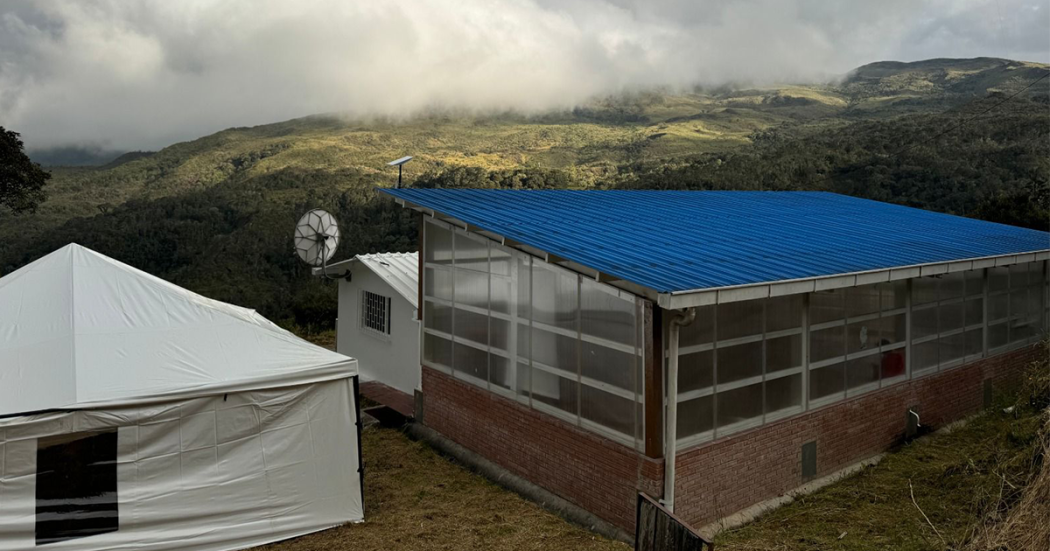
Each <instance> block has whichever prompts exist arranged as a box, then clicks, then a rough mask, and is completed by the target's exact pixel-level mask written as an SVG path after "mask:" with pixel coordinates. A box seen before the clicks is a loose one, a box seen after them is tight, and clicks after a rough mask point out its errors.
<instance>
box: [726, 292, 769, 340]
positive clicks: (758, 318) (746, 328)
mask: <svg viewBox="0 0 1050 551" xmlns="http://www.w3.org/2000/svg"><path fill="white" fill-rule="evenodd" d="M762 302H763V301H761V300H744V301H740V302H728V303H726V304H719V305H718V306H717V310H718V313H717V321H716V327H717V328H718V340H720V341H724V340H727V339H736V338H739V337H750V336H752V335H761V334H762V327H763V323H762V315H763V314H762V309H763V306H762Z"/></svg>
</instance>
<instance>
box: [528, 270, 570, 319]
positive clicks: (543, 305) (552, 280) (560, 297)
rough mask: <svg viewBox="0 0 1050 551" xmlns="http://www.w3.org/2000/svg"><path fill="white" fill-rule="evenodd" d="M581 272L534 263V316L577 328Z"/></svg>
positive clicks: (534, 317) (533, 317)
mask: <svg viewBox="0 0 1050 551" xmlns="http://www.w3.org/2000/svg"><path fill="white" fill-rule="evenodd" d="M578 280H579V276H576V275H572V274H568V273H564V272H562V271H560V270H553V269H551V268H549V267H547V266H545V265H544V264H543V263H542V262H539V261H534V262H533V264H532V319H533V320H535V321H539V322H543V323H546V324H548V325H553V326H556V327H561V328H563V329H568V330H570V331H577V330H578V327H577V325H576V324H577V315H578V314H579V296H578V295H579V292H578V285H579V282H578Z"/></svg>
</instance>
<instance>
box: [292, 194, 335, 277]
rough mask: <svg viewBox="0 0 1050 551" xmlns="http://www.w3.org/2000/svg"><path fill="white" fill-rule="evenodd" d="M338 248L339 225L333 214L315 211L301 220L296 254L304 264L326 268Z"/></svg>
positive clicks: (296, 240) (297, 225)
mask: <svg viewBox="0 0 1050 551" xmlns="http://www.w3.org/2000/svg"><path fill="white" fill-rule="evenodd" d="M338 246H339V224H338V223H337V222H336V221H335V217H333V216H332V215H331V214H329V213H328V212H326V211H323V210H321V209H314V210H312V211H310V212H308V213H306V214H304V215H303V217H302V218H300V219H299V223H298V224H296V226H295V252H296V254H298V255H299V258H300V259H301V260H302V261H303V262H305V263H307V264H309V265H311V266H325V264H327V263H328V261H329V260H331V259H332V256H333V255H334V254H335V248H336V247H338ZM326 275H327V274H326Z"/></svg>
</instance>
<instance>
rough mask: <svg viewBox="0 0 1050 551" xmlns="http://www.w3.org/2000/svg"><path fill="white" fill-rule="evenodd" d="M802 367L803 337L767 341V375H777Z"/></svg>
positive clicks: (795, 336)
mask: <svg viewBox="0 0 1050 551" xmlns="http://www.w3.org/2000/svg"><path fill="white" fill-rule="evenodd" d="M800 365H802V335H788V336H786V337H777V338H775V339H767V340H766V373H776V372H777V371H783V370H785V369H791V368H794V367H799V366H800Z"/></svg>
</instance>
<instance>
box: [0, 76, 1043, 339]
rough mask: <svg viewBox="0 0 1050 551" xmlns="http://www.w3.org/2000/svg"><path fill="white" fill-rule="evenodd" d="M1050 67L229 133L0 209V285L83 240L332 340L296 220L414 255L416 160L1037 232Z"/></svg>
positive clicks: (71, 174) (460, 177)
mask: <svg viewBox="0 0 1050 551" xmlns="http://www.w3.org/2000/svg"><path fill="white" fill-rule="evenodd" d="M1048 72H1050V67H1047V66H1046V65H1040V64H1033V63H1024V62H1014V61H1008V60H1001V59H991V58H980V59H968V60H929V61H923V62H917V63H895V62H880V63H873V64H870V65H866V66H864V67H860V68H858V69H857V70H855V71H853V72H852V73H851V74H850V75H847V76H846V77H845V78H844V79H843V80H842V81H841V82H838V83H833V84H826V85H810V86H800V85H784V86H776V87H767V88H762V89H747V88H737V89H729V88H726V89H718V90H702V89H697V90H693V91H690V92H688V93H677V92H676V93H671V92H668V91H651V92H647V93H637V94H631V95H624V96H619V97H611V98H600V99H596V100H594V101H593V102H591V103H590V104H588V105H586V106H581V107H579V108H577V109H575V110H573V111H571V112H559V113H549V114H546V115H542V116H529V117H526V116H522V115H518V114H513V113H490V114H486V115H470V114H465V113H449V112H441V113H430V114H426V115H420V116H417V117H415V118H413V119H410V120H405V121H392V120H380V119H375V120H367V121H366V120H345V119H341V118H339V117H335V116H316V117H309V118H305V119H298V120H293V121H288V122H283V123H277V124H271V125H265V126H259V127H254V128H234V129H229V130H226V131H223V132H219V133H217V134H214V135H211V136H207V137H204V138H200V139H198V140H194V141H191V142H186V143H180V144H176V145H173V146H171V147H168V148H165V149H163V150H161V151H159V152H156V153H152V154H149V153H134V154H128V155H125V156H122V157H120V158H118V159H116V160H114V161H112V162H110V163H109V164H108V165H105V166H102V167H97V168H62V169H54V178H53V180H52V182H51V183H50V184H49V186H48V188H47V191H48V194H49V198H48V200H47V201H46V202H45V203H44V204H43V205H42V206H41V207H40V209H39V210H38V211H37V212H36V213H35V214H31V215H19V216H16V215H12V214H11V213H9V212H0V274H3V273H8V272H10V271H11V270H14V269H16V268H17V267H19V266H21V265H24V264H25V263H27V262H29V261H31V260H33V259H35V258H38V257H39V256H41V255H43V254H46V253H48V252H50V251H52V250H54V249H56V248H58V247H60V246H62V245H65V244H66V243H69V242H71V241H76V242H78V243H80V244H82V245H85V246H88V247H91V248H93V249H95V250H98V251H99V252H102V253H104V254H107V255H110V256H113V257H115V258H117V259H119V260H122V261H125V262H128V263H129V264H131V265H133V266H136V267H139V268H142V269H144V270H147V271H149V272H152V273H154V274H157V275H159V276H161V277H164V278H166V279H168V280H171V281H173V282H175V283H177V284H179V285H183V286H186V287H188V288H190V289H192V290H195V291H198V292H201V293H204V294H206V295H208V296H211V297H213V298H217V299H220V300H224V301H229V302H233V303H235V304H239V305H242V306H248V307H252V308H257V309H259V310H260V311H261V312H262V313H264V314H265V315H267V316H269V317H271V318H272V319H274V320H275V321H278V322H280V323H284V324H286V325H292V324H296V325H299V326H303V327H307V328H321V327H324V326H329V325H331V323H332V322H333V320H334V317H335V316H334V309H335V299H334V297H335V290H334V286H330V285H324V284H322V283H321V282H319V281H317V280H316V279H313V278H311V277H310V276H309V275H308V270H306V269H304V268H303V267H302V266H300V265H299V264H298V261H297V260H296V258H295V257H294V255H293V253H292V244H291V236H292V228H293V226H294V223H295V221H296V219H297V218H298V217H299V215H301V214H302V213H303V212H305V211H306V210H309V209H310V208H316V207H320V208H325V209H328V210H330V211H332V212H333V213H334V214H335V215H336V216H337V218H338V219H339V221H340V223H341V225H342V228H343V235H344V240H343V243H342V244H341V246H340V250H339V253H338V256H339V257H349V256H352V255H354V254H358V253H364V252H375V251H405V250H413V249H414V248H415V235H416V234H415V222H414V220H413V219H412V218H411V216H410V215H409V214H408V213H406V212H404V211H402V210H401V209H398V208H395V206H394V205H393V204H392V202H391V201H388V200H384V199H382V198H380V197H378V196H377V194H376V193H375V191H374V188H375V187H376V186H385V185H390V184H391V183H392V182H393V181H394V180H395V179H396V177H397V175H396V171H393V170H390V169H389V167H386V166H385V163H386V162H387V161H389V160H391V159H394V158H397V157H400V156H403V155H409V154H410V155H414V156H415V157H416V159H415V160H413V161H412V162H411V163H409V164H408V165H406V169H407V170H406V178H407V180H408V181H410V182H411V184H410V185H416V186H430V187H433V186H443V187H454V186H470V187H477V186H484V187H515V188H562V187H573V188H587V187H598V188H612V187H617V188H678V189H767V190H790V189H821V190H830V191H837V192H840V193H848V194H851V195H857V196H862V197H870V198H874V199H878V200H883V201H892V202H898V203H902V204H907V205H912V206H918V207H923V208H930V209H935V210H940V211H944V212H950V213H954V214H960V215H964V216H974V217H979V218H985V219H991V220H996V221H1003V222H1007V223H1012V224H1018V225H1025V226H1030V227H1037V228H1040V229H1044V230H1045V229H1047V224H1048V220H1050V212H1048V210H1047V206H1048V203H1050V198H1048V181H1050V139H1048V138H1050V99H1048V93H1047V91H1048V89H1050V79H1044V80H1042V81H1040V82H1038V83H1037V84H1036V85H1031V84H1032V83H1033V82H1036V81H1037V79H1039V78H1041V77H1042V76H1043V75H1045V74H1047V73H1048ZM956 127H958V128H956ZM16 130H17V129H16Z"/></svg>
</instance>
